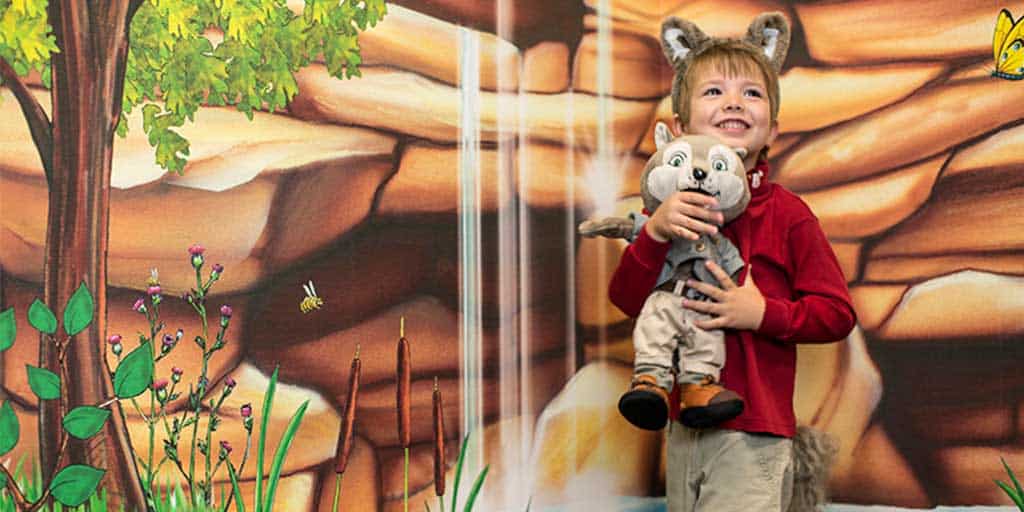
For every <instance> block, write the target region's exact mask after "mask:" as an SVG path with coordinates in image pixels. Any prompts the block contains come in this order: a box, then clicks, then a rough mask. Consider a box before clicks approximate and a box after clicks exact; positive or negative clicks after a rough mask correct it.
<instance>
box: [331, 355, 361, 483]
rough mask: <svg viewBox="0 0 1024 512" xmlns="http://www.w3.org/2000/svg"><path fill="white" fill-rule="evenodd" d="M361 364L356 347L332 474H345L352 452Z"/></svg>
mask: <svg viewBox="0 0 1024 512" xmlns="http://www.w3.org/2000/svg"><path fill="white" fill-rule="evenodd" d="M362 367H363V363H362V361H360V360H359V346H358V345H356V356H355V357H354V358H352V367H351V369H349V375H348V398H347V399H346V400H345V416H344V417H343V418H342V420H341V432H339V434H338V447H337V448H335V450H334V456H335V462H334V472H335V473H338V474H341V473H344V472H345V466H347V465H348V455H349V452H351V451H352V433H353V431H354V429H355V423H356V399H357V397H358V396H359V376H360V374H361V373H362Z"/></svg>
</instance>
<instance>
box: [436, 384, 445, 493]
mask: <svg viewBox="0 0 1024 512" xmlns="http://www.w3.org/2000/svg"><path fill="white" fill-rule="evenodd" d="M444 468H445V460H444V406H443V405H442V403H441V389H440V388H439V387H438V386H437V377H434V494H436V495H437V502H438V503H439V504H440V507H441V512H444Z"/></svg>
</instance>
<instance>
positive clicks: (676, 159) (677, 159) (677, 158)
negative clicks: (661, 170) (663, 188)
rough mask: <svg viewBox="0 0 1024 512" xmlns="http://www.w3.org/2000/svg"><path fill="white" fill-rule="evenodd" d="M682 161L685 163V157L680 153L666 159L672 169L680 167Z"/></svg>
mask: <svg viewBox="0 0 1024 512" xmlns="http://www.w3.org/2000/svg"><path fill="white" fill-rule="evenodd" d="M684 161H686V156H685V155H683V154H682V153H676V154H674V155H672V157H671V158H669V159H668V164H669V165H671V166H672V167H681V166H682V165H683V162H684Z"/></svg>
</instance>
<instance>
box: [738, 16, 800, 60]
mask: <svg viewBox="0 0 1024 512" xmlns="http://www.w3.org/2000/svg"><path fill="white" fill-rule="evenodd" d="M789 36H790V31H789V22H788V21H786V17H785V16H783V15H782V13H780V12H766V13H762V14H760V15H758V17H757V18H754V21H752V22H751V23H750V27H749V28H747V37H745V38H744V40H745V41H747V42H748V43H751V44H753V45H754V46H756V47H758V48H761V49H763V50H764V54H765V57H768V62H769V63H771V65H772V68H773V69H775V72H776V73H781V72H782V64H783V63H784V62H785V61H786V54H787V53H789Z"/></svg>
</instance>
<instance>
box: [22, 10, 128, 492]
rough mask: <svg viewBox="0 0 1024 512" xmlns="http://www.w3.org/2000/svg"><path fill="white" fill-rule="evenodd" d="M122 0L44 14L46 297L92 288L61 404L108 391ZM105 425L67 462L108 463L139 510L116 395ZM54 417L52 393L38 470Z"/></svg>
mask: <svg viewBox="0 0 1024 512" xmlns="http://www.w3.org/2000/svg"><path fill="white" fill-rule="evenodd" d="M133 4H134V2H129V1H128V0H108V1H103V2H96V1H94V0H51V1H50V4H49V7H48V9H49V10H48V13H49V18H50V23H51V25H52V26H53V30H54V34H55V36H56V39H57V46H58V47H59V48H60V53H56V54H54V55H53V57H52V65H53V90H52V101H53V110H52V125H53V138H52V141H53V146H52V155H53V159H52V165H53V168H52V170H51V171H52V172H51V173H48V178H49V182H50V194H49V203H50V209H49V217H48V219H47V229H46V252H45V261H44V270H43V272H44V278H43V279H44V281H43V286H44V293H45V302H46V303H47V304H48V305H50V306H51V307H52V308H53V309H54V311H58V312H59V311H62V310H63V308H64V305H65V304H67V301H68V299H69V298H70V297H71V295H72V293H74V291H75V289H76V288H77V287H78V285H79V283H80V282H82V281H85V283H86V285H87V286H88V287H89V289H90V290H91V291H92V293H93V295H94V300H95V304H96V315H95V318H94V321H93V323H92V324H91V325H90V326H89V328H88V329H86V330H85V331H83V332H82V333H80V334H79V335H78V336H77V337H76V339H75V340H74V342H73V343H72V344H71V346H70V348H69V349H68V352H67V356H66V358H67V364H68V374H66V375H65V377H64V390H65V392H66V393H67V398H68V410H71V409H73V408H74V407H77V406H80V405H97V404H99V403H101V402H103V401H105V400H106V399H108V398H110V397H111V396H113V391H112V385H111V381H110V375H109V373H108V371H107V369H106V364H105V362H104V355H103V337H104V334H105V331H106V316H107V290H106V280H107V239H108V233H109V217H110V205H109V202H110V171H111V160H112V155H113V143H114V140H113V138H114V130H115V127H116V125H117V120H118V116H119V114H120V111H121V98H122V93H123V87H124V73H125V65H126V61H127V53H128V23H129V21H130V18H131V15H132V14H134V9H135V8H137V5H133ZM60 316H61V315H60V313H58V318H60ZM57 356H58V354H57V351H56V350H55V347H53V346H52V345H51V344H49V343H47V342H45V341H41V343H40V350H39V358H40V364H41V365H42V366H44V367H46V368H47V369H49V370H51V371H53V372H56V373H58V374H59V372H60V370H59V367H58V361H57ZM112 409H113V414H112V415H111V418H110V420H109V421H108V422H107V423H106V425H105V427H104V429H103V430H102V431H101V432H100V433H99V434H98V435H96V436H95V437H93V438H91V439H89V440H88V441H80V440H77V439H74V438H72V439H71V441H70V443H69V445H68V452H67V456H68V458H67V461H68V463H71V464H89V465H91V466H94V467H98V468H101V469H104V470H106V474H105V475H104V478H103V481H102V483H101V486H102V487H103V488H105V489H106V490H107V492H108V495H109V496H110V498H111V499H112V501H113V503H112V504H111V505H112V506H113V507H114V508H115V509H116V507H117V506H118V505H124V507H125V510H129V511H130V510H145V509H146V500H145V495H144V494H143V491H142V487H141V484H140V481H139V476H138V471H137V469H136V466H135V461H134V459H133V457H132V452H131V449H130V446H129V440H128V431H127V429H126V426H125V420H124V416H123V414H122V411H121V408H120V406H119V404H118V403H116V402H115V403H114V405H113V406H112ZM61 428H62V427H61V424H60V418H59V417H58V410H57V404H56V401H54V400H49V401H41V403H40V412H39V444H40V458H41V460H40V462H41V463H42V470H43V475H44V478H48V472H49V471H52V470H53V468H54V467H56V465H57V464H58V463H60V462H61V461H58V460H56V459H57V455H58V453H57V452H58V447H59V439H60V429H61Z"/></svg>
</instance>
